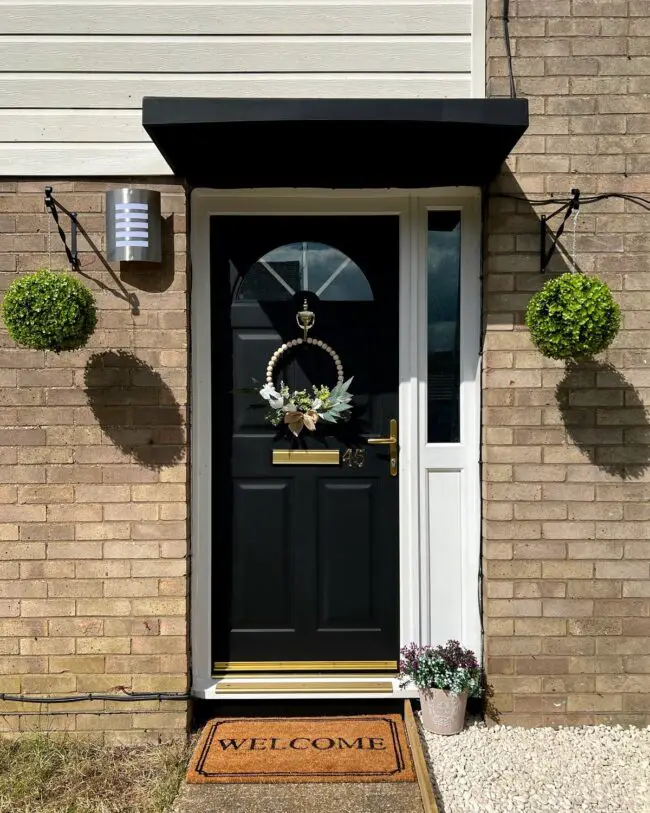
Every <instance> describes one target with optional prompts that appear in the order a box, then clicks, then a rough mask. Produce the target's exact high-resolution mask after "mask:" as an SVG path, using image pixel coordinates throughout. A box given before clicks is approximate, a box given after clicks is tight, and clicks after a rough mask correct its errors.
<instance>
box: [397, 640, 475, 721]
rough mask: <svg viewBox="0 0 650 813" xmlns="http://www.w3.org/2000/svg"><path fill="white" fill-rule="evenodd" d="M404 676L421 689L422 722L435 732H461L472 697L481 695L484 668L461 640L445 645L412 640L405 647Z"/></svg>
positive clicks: (403, 659)
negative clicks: (420, 644)
mask: <svg viewBox="0 0 650 813" xmlns="http://www.w3.org/2000/svg"><path fill="white" fill-rule="evenodd" d="M401 656H402V658H401V661H400V676H401V677H402V678H403V680H404V681H405V682H406V681H412V682H413V683H414V684H415V685H416V686H417V688H418V690H419V693H420V704H421V706H422V724H423V725H424V727H425V728H426V729H427V731H431V732H432V733H434V734H458V733H459V732H460V731H462V729H463V725H464V722H465V709H466V707H467V698H468V697H479V696H480V694H481V685H482V680H481V678H482V670H481V667H480V666H479V664H478V661H477V660H476V656H475V655H474V653H473V652H472V651H471V650H469V649H464V648H463V647H462V646H461V645H460V644H459V643H458V641H451V640H450V641H447V643H446V644H445V645H444V646H435V647H433V646H418V645H417V644H410V645H409V646H407V647H404V648H403V649H402V650H401Z"/></svg>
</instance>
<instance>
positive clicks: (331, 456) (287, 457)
mask: <svg viewBox="0 0 650 813" xmlns="http://www.w3.org/2000/svg"><path fill="white" fill-rule="evenodd" d="M340 462H341V452H340V451H339V450H338V449H273V465H274V466H338V465H339V463H340Z"/></svg>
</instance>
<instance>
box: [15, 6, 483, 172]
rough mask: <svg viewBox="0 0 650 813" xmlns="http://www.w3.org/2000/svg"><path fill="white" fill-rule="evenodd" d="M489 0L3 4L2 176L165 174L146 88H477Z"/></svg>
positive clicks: (260, 93) (209, 91) (263, 93)
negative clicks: (480, 29) (145, 113)
mask: <svg viewBox="0 0 650 813" xmlns="http://www.w3.org/2000/svg"><path fill="white" fill-rule="evenodd" d="M481 2H482V0H465V2H460V1H459V0H420V1H419V2H416V1H415V0H414V1H413V2H410V1H407V0H404V2H399V1H398V2H377V0H352V1H351V2H341V0H314V2H308V1H305V0H302V1H300V0H299V1H298V2H290V1H289V0H284V2H275V0H251V2H242V0H219V2H210V0H206V2H196V1H195V0H191V2H182V0H174V2H166V1H165V0H156V1H155V2H153V1H152V2H147V0H139V2H136V1H132V0H113V2H110V3H109V2H104V1H102V2H97V0H69V1H68V2H62V1H61V0H33V1H32V2H24V3H19V2H18V3H17V2H3V0H0V175H14V176H15V175H35V174H37V175H46V176H47V175H70V174H82V175H83V174H91V175H99V174H102V175H106V174H108V175H111V174H120V175H138V174H159V173H163V174H164V173H167V172H168V171H169V170H168V167H167V165H166V164H165V162H164V161H163V159H162V158H161V157H160V155H159V154H158V152H157V150H156V149H155V147H154V146H153V144H151V142H150V141H149V138H148V136H147V134H146V133H145V131H144V130H143V128H142V125H141V123H140V122H141V106H142V98H143V96H193V97H235V98H237V97H242V98H243V97H247V98H254V97H281V98H291V97H299V98H300V97H302V98H335V97H344V98H346V97H347V98H380V97H385V98H444V97H457V98H458V97H468V96H472V95H474V94H476V89H477V84H476V82H475V81H474V82H473V80H472V65H476V64H477V52H476V49H477V42H476V38H475V41H474V42H472V35H471V32H472V29H473V28H474V29H475V27H476V23H477V15H476V12H474V7H475V6H478V5H480V3H481ZM480 47H481V49H482V48H483V44H482V43H481V46H480ZM482 59H483V55H482V53H481V59H480V60H478V63H480V61H482ZM474 72H475V73H476V70H475V71H474Z"/></svg>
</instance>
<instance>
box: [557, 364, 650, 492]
mask: <svg viewBox="0 0 650 813" xmlns="http://www.w3.org/2000/svg"><path fill="white" fill-rule="evenodd" d="M555 394H556V398H557V402H558V406H559V408H560V412H561V414H562V419H563V421H564V425H565V427H566V430H567V434H568V435H569V437H571V439H572V440H573V442H574V443H575V444H576V446H578V448H579V449H581V451H582V452H583V453H584V454H585V455H586V457H587V458H588V459H589V461H590V462H591V463H593V464H594V465H596V466H598V468H599V469H602V470H603V471H606V472H607V473H608V474H612V475H614V476H617V477H620V478H621V479H623V480H634V479H638V478H640V477H642V476H643V474H644V473H645V471H646V470H647V469H648V467H650V422H649V421H648V414H647V412H646V409H645V407H644V405H643V400H642V398H641V394H640V393H639V392H638V391H637V390H636V389H635V387H634V386H633V385H632V384H630V383H629V381H627V379H626V378H625V376H624V375H623V374H622V373H621V372H619V371H618V370H617V369H616V368H615V367H613V366H612V365H611V364H608V363H607V362H603V361H593V360H592V361H584V362H572V363H567V366H566V372H565V375H564V378H563V379H562V381H560V383H559V384H558V385H557V388H556V391H555Z"/></svg>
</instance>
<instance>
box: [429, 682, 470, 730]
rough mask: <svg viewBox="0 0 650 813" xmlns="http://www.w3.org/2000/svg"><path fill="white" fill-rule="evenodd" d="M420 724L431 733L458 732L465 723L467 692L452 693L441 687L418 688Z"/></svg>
mask: <svg viewBox="0 0 650 813" xmlns="http://www.w3.org/2000/svg"><path fill="white" fill-rule="evenodd" d="M420 704H421V706H422V725H423V726H424V727H425V728H426V730H427V731H431V733H432V734H459V733H460V732H461V731H462V730H463V726H464V725H465V709H466V708H467V692H463V694H452V693H451V692H445V691H443V689H428V690H427V691H422V690H420Z"/></svg>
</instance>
